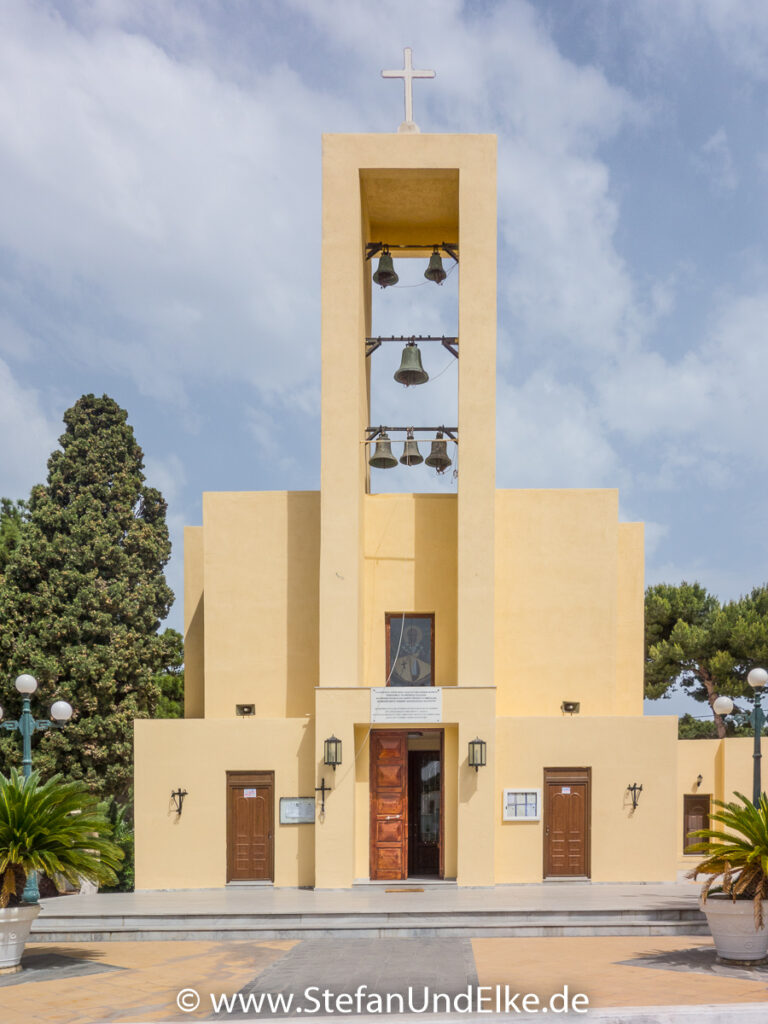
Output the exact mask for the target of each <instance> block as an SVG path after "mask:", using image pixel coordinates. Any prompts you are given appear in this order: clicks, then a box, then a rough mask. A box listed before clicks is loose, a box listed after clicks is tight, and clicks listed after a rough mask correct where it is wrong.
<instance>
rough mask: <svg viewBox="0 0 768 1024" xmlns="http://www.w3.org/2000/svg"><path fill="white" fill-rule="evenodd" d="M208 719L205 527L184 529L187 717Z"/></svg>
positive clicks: (185, 703) (185, 711)
mask: <svg viewBox="0 0 768 1024" xmlns="http://www.w3.org/2000/svg"><path fill="white" fill-rule="evenodd" d="M204 716H205V599H204V593H203V528H202V526H185V527H184V717H185V718H203V717H204Z"/></svg>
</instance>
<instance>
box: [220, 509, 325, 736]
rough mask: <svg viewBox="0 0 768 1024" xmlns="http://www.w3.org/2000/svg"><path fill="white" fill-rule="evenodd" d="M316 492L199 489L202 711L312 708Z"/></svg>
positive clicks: (282, 712)
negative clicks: (246, 707) (202, 583)
mask: <svg viewBox="0 0 768 1024" xmlns="http://www.w3.org/2000/svg"><path fill="white" fill-rule="evenodd" d="M319 507H320V498H319V495H318V494H317V492H316V491H294V492H286V491H259V492H250V491H248V492H240V493H229V492H224V493H215V494H205V495H204V496H203V531H204V550H203V565H204V577H205V714H206V718H230V717H232V716H233V715H234V714H235V705H236V704H255V705H256V715H257V716H258V717H261V718H281V717H287V718H296V717H300V716H302V715H306V714H310V713H311V712H312V710H313V696H312V691H313V689H314V686H315V684H316V682H317V675H318V666H317V657H318V655H317V651H318V617H319V609H318V564H319V557H320V529H319V526H320V524H319Z"/></svg>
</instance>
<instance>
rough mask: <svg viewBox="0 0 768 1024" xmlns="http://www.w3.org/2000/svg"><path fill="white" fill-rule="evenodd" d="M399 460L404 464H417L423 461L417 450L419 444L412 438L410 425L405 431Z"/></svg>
mask: <svg viewBox="0 0 768 1024" xmlns="http://www.w3.org/2000/svg"><path fill="white" fill-rule="evenodd" d="M400 461H401V462H402V464H403V465H404V466H418V464H419V463H420V462H423V461H424V459H423V458H422V455H421V452H420V451H419V446H418V444H417V443H416V442H415V441H414V439H413V428H412V427H409V428H408V430H407V431H406V435H405V444H404V445H403V454H402V455H401V456H400Z"/></svg>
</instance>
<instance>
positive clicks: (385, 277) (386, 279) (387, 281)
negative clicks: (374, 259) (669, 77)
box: [373, 249, 400, 288]
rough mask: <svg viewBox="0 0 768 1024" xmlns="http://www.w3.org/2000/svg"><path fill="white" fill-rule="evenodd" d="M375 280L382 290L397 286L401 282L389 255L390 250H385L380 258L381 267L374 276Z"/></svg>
mask: <svg viewBox="0 0 768 1024" xmlns="http://www.w3.org/2000/svg"><path fill="white" fill-rule="evenodd" d="M373 280H374V281H375V282H376V284H380V285H381V287H382V288H388V287H389V286H390V285H391V284H397V282H398V281H399V280H400V278H399V277H398V276H397V274H396V273H395V267H394V264H393V263H392V257H391V256H390V255H389V249H385V250H384V252H383V253H382V254H381V256H380V257H379V266H378V269H377V271H376V273H375V274H374V275H373Z"/></svg>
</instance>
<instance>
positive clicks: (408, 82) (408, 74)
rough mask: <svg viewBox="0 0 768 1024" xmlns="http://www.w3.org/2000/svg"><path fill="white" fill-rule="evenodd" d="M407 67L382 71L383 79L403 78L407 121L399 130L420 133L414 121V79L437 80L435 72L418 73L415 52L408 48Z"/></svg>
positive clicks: (404, 60)
mask: <svg viewBox="0 0 768 1024" xmlns="http://www.w3.org/2000/svg"><path fill="white" fill-rule="evenodd" d="M403 63H404V65H405V67H403V68H401V69H400V70H398V71H382V72H381V77H382V78H402V80H403V86H404V87H405V120H404V121H403V123H402V124H401V125H400V127H399V128H398V129H397V130H398V131H399V132H418V131H419V130H420V129H419V126H418V125H417V124H416V123H415V122H414V120H413V80H414V78H435V72H434V71H417V70H416V69H415V68H414V66H413V50H411V48H410V46H406V47H405V49H404V50H403Z"/></svg>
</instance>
